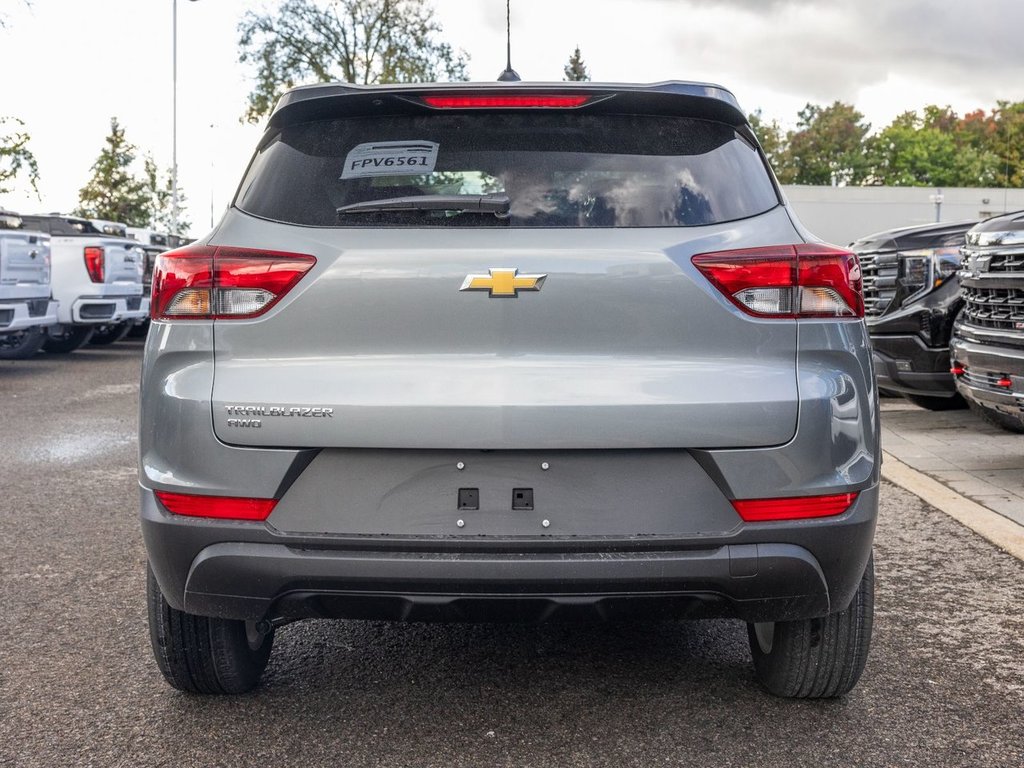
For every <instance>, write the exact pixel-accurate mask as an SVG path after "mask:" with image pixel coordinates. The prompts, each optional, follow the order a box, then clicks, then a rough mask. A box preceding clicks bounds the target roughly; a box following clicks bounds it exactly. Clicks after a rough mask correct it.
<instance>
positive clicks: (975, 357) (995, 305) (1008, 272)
mask: <svg viewBox="0 0 1024 768" xmlns="http://www.w3.org/2000/svg"><path fill="white" fill-rule="evenodd" d="M960 284H961V288H962V296H963V301H964V307H963V311H962V312H961V313H960V316H959V317H958V318H957V321H956V326H955V328H954V333H953V343H952V347H951V349H952V355H953V374H954V375H955V376H956V388H957V391H959V392H960V394H961V395H963V396H964V397H965V398H966V399H967V402H968V405H970V406H971V409H972V410H974V411H975V412H976V413H978V415H980V416H981V417H982V418H983V419H985V420H986V421H988V422H989V423H992V424H995V425H996V426H999V427H1002V428H1003V429H1007V430H1009V431H1011V432H1024V211H1017V212H1015V213H1009V214H1006V215H1005V216H999V217H997V218H994V219H989V220H988V221H983V222H981V223H980V224H978V225H977V226H975V227H974V228H973V229H971V231H970V232H968V233H967V245H966V246H965V248H964V259H963V271H962V272H961V273H960Z"/></svg>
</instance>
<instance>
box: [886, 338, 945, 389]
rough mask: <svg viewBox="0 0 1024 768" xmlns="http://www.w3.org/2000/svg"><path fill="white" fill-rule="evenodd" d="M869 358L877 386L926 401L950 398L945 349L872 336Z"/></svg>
mask: <svg viewBox="0 0 1024 768" xmlns="http://www.w3.org/2000/svg"><path fill="white" fill-rule="evenodd" d="M871 357H872V359H873V361H874V364H875V378H876V380H877V382H878V386H879V387H881V388H882V389H889V390H893V391H895V392H906V393H909V394H911V395H924V396H927V397H953V395H955V394H956V383H955V382H954V381H953V376H952V374H951V373H950V372H949V347H938V348H934V347H928V346H926V345H925V343H924V342H923V341H922V340H921V338H920V337H918V336H872V337H871Z"/></svg>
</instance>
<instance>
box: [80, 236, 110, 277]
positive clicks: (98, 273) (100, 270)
mask: <svg viewBox="0 0 1024 768" xmlns="http://www.w3.org/2000/svg"><path fill="white" fill-rule="evenodd" d="M82 254H83V256H84V257H85V271H86V272H88V273H89V279H90V280H92V281H93V282H94V283H102V282H103V278H104V271H105V270H104V267H105V261H106V260H105V259H104V257H103V249H102V248H99V247H96V246H92V245H90V246H87V247H86V248H85V249H84V250H83V252H82Z"/></svg>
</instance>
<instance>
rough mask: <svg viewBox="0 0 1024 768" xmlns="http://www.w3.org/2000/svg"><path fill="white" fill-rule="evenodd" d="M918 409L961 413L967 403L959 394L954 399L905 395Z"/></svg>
mask: <svg viewBox="0 0 1024 768" xmlns="http://www.w3.org/2000/svg"><path fill="white" fill-rule="evenodd" d="M903 396H904V397H905V398H907V400H909V401H910V402H912V403H913V404H914V405H916V406H917V407H918V408H924V409H925V410H928V411H959V410H961V409H962V408H966V407H967V402H966V401H965V400H964V399H963V398H962V397H960V395H959V394H956V395H953V396H952V397H929V396H928V395H908V394H906V393H904V395H903Z"/></svg>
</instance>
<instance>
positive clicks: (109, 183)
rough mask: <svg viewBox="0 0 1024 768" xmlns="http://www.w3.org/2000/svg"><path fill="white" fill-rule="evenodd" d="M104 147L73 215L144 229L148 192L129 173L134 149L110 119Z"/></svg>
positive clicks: (115, 119)
mask: <svg viewBox="0 0 1024 768" xmlns="http://www.w3.org/2000/svg"><path fill="white" fill-rule="evenodd" d="M104 144H105V146H104V147H103V150H102V151H101V152H100V156H99V157H98V158H97V159H96V162H95V163H94V164H93V166H92V178H90V179H89V181H88V182H87V183H86V185H85V186H84V187H82V188H81V189H80V190H79V192H78V208H77V209H76V210H75V213H76V214H77V215H79V216H86V217H88V218H92V219H109V220H111V221H120V222H123V223H125V224H128V225H129V226H133V227H144V226H146V225H147V224H148V223H149V211H150V198H149V192H148V190H147V188H146V182H145V181H143V180H141V179H139V178H137V177H136V176H135V175H134V174H133V173H132V171H131V166H132V164H133V163H134V162H135V156H136V155H135V153H136V151H137V147H136V146H135V145H134V144H131V143H129V142H128V140H127V139H126V138H125V135H124V128H122V127H121V126H120V124H119V123H118V122H117V118H116V117H112V118H110V135H108V136H107V138H106V140H105V142H104Z"/></svg>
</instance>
